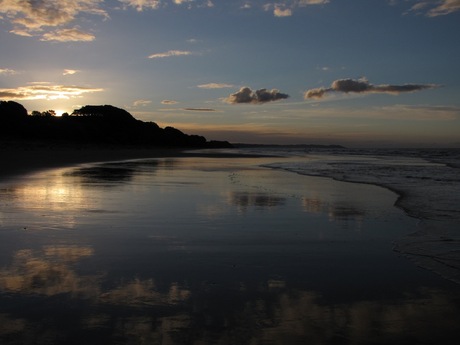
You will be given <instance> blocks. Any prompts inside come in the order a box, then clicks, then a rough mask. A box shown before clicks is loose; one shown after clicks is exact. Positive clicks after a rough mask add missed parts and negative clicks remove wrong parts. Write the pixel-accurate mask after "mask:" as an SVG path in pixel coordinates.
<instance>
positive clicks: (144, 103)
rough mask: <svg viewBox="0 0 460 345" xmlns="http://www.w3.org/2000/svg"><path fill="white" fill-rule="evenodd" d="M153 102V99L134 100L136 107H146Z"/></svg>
mask: <svg viewBox="0 0 460 345" xmlns="http://www.w3.org/2000/svg"><path fill="white" fill-rule="evenodd" d="M150 103H152V101H149V100H147V99H137V100H135V101H134V102H133V106H134V107H145V106H147V105H149V104H150Z"/></svg>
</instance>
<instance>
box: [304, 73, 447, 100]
mask: <svg viewBox="0 0 460 345" xmlns="http://www.w3.org/2000/svg"><path fill="white" fill-rule="evenodd" d="M435 87H438V85H435V84H403V85H388V84H382V85H372V84H370V83H369V81H367V80H366V79H364V78H362V79H358V80H356V79H338V80H335V81H334V82H332V85H331V87H328V88H324V87H321V88H316V89H310V90H307V91H306V92H305V95H304V97H305V99H308V98H322V97H324V96H325V95H326V93H329V92H345V93H349V92H354V93H390V94H395V95H397V94H400V93H403V92H416V91H421V90H425V89H433V88H435Z"/></svg>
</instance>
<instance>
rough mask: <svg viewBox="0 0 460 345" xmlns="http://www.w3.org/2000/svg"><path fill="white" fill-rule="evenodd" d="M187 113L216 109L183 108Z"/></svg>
mask: <svg viewBox="0 0 460 345" xmlns="http://www.w3.org/2000/svg"><path fill="white" fill-rule="evenodd" d="M184 110H187V111H216V109H212V108H184Z"/></svg>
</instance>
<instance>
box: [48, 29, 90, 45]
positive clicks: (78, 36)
mask: <svg viewBox="0 0 460 345" xmlns="http://www.w3.org/2000/svg"><path fill="white" fill-rule="evenodd" d="M95 38H96V37H95V36H94V35H93V34H90V33H87V32H84V31H82V30H80V29H78V28H73V29H59V30H56V31H50V32H47V33H46V34H43V36H42V38H41V39H40V41H58V42H91V41H94V39H95Z"/></svg>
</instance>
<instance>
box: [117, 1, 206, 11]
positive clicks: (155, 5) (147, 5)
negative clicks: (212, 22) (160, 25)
mask: <svg viewBox="0 0 460 345" xmlns="http://www.w3.org/2000/svg"><path fill="white" fill-rule="evenodd" d="M119 1H120V2H121V3H123V4H124V8H127V7H133V8H135V9H136V10H137V11H138V12H142V11H143V10H144V9H150V10H158V9H160V8H163V7H166V6H168V2H167V1H166V0H119ZM170 3H172V4H174V5H178V6H180V5H187V7H188V8H189V9H190V8H192V7H214V3H213V2H212V1H211V0H201V1H197V0H171V1H170Z"/></svg>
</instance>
